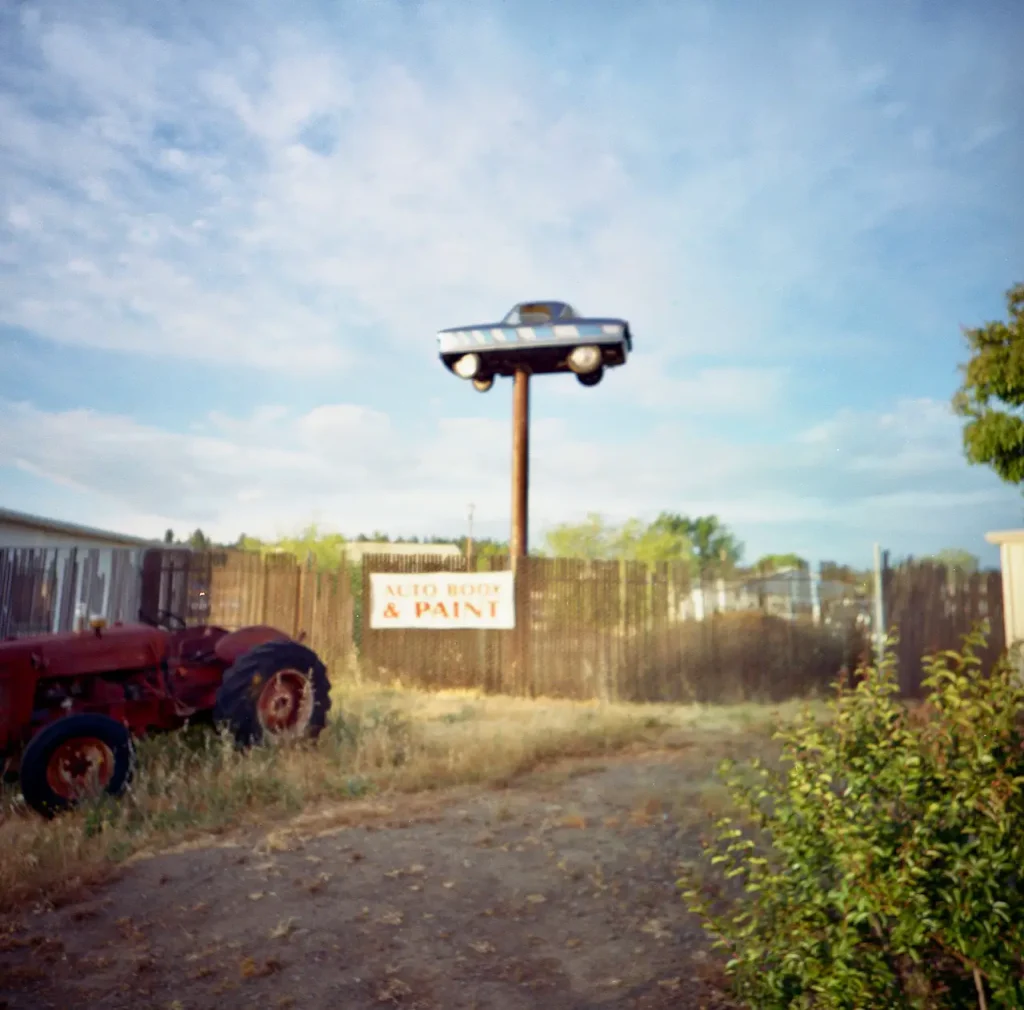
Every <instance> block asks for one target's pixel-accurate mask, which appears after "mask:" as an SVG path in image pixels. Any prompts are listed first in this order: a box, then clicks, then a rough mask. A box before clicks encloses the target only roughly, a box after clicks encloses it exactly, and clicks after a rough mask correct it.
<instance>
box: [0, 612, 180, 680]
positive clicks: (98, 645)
mask: <svg viewBox="0 0 1024 1010" xmlns="http://www.w3.org/2000/svg"><path fill="white" fill-rule="evenodd" d="M166 655H167V633H166V632H165V631H162V630H161V629H159V628H153V627H150V626H149V625H148V624H123V625H114V626H112V627H109V628H103V629H101V630H99V631H94V630H91V629H90V630H89V631H72V632H66V633H64V634H59V635H30V636H28V637H26V638H16V639H14V640H12V641H7V642H0V670H2V669H3V668H4V667H6V666H8V665H10V666H11V667H16V666H19V665H21V664H22V663H28V664H30V665H31V666H32V667H33V668H34V669H36V670H38V671H39V673H40V674H41V675H42V676H44V677H80V676H85V675H89V674H96V673H113V672H115V671H117V670H141V669H147V668H152V667H155V666H158V665H159V664H160V663H161V662H162V661H163V659H164V658H165V656H166Z"/></svg>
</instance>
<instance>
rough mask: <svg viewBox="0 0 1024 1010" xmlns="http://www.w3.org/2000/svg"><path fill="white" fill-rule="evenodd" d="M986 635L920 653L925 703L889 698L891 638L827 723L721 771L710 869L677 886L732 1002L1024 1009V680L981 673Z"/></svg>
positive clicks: (828, 1008) (782, 736) (802, 722)
mask: <svg viewBox="0 0 1024 1010" xmlns="http://www.w3.org/2000/svg"><path fill="white" fill-rule="evenodd" d="M986 633H987V628H983V629H981V630H979V631H976V632H975V633H973V634H971V635H969V636H967V637H966V638H965V639H964V644H963V649H962V652H960V653H957V652H954V651H948V652H942V653H938V654H935V655H933V656H930V657H928V658H927V659H926V661H925V674H926V676H925V686H926V690H927V691H928V695H927V702H926V703H925V705H923V706H921V707H918V708H910V707H908V706H906V705H904V704H903V703H902V702H901V701H900V699H899V698H898V684H897V679H896V675H895V666H896V663H895V656H894V652H893V643H891V642H890V644H889V647H888V649H887V651H886V655H885V657H884V659H883V660H882V662H881V663H880V664H879V665H878V666H875V667H868V666H861V667H860V668H858V670H857V672H856V674H855V675H854V677H853V678H852V681H851V679H850V678H845V677H841V678H840V680H839V681H838V682H837V684H836V692H835V695H834V696H833V698H832V699H831V701H830V703H829V708H830V710H831V713H830V714H831V718H829V719H827V720H825V721H819V720H816V719H814V718H813V717H812V716H811V714H810V713H809V712H807V713H805V714H804V716H803V717H802V718H801V719H799V720H798V721H797V722H796V724H795V725H794V726H792V727H790V728H789V729H786V730H782V731H780V732H779V733H777V734H776V737H777V739H779V740H780V741H781V744H782V754H781V762H780V763H779V764H778V765H777V766H775V767H772V766H770V765H768V764H765V763H763V762H753V763H752V765H750V766H748V768H747V769H746V771H745V773H744V771H743V770H739V769H737V768H736V766H735V765H732V764H731V763H729V762H727V763H726V767H725V768H724V769H723V772H724V774H725V775H726V777H727V779H728V788H729V792H730V794H731V797H732V802H733V804H734V806H735V807H736V808H737V817H736V819H732V818H729V817H725V818H722V819H721V820H720V821H719V822H718V823H717V830H716V835H715V838H714V839H713V840H712V841H710V842H708V843H706V845H705V857H706V858H707V859H709V860H710V863H711V864H713V865H714V866H716V867H718V868H719V869H718V871H713V872H712V873H711V875H710V876H708V877H705V878H703V879H702V878H701V877H700V876H699V875H697V874H696V873H693V872H691V873H689V874H688V875H687V878H686V880H685V881H680V885H681V886H683V887H685V888H686V892H685V898H686V900H687V902H688V904H689V906H690V908H691V909H692V910H693V911H695V912H697V913H698V914H700V915H701V916H702V917H703V919H704V924H705V928H706V929H707V931H708V932H709V933H710V934H711V936H712V937H713V938H714V940H715V945H716V946H717V947H718V948H720V949H722V950H724V951H726V952H727V953H728V957H729V960H728V963H727V966H726V970H727V972H728V974H729V976H730V978H731V981H732V983H733V987H734V989H735V992H736V995H737V996H738V997H739V998H740V999H742V1000H744V1001H745V1002H747V1003H749V1004H751V1005H753V1006H756V1007H758V1008H763V1010H774V1008H782V1007H803V1008H812V1007H813V1008H822V1010H839V1008H844V1010H845V1008H849V1010H873V1008H878V1010H883V1008H884V1010H892V1008H904V1007H906V1008H945V1007H972V1006H977V1007H982V1008H985V1007H987V1006H999V1007H1024V882H1022V877H1021V872H1022V867H1024V731H1022V730H1024V727H1022V720H1021V715H1022V713H1024V686H1022V685H1021V682H1020V680H1019V678H1018V676H1017V675H1016V674H1015V673H1014V672H1013V670H1012V669H1011V667H1010V666H1009V664H1008V663H1005V662H1001V663H999V664H997V665H996V666H995V667H994V668H993V669H991V670H990V671H983V670H982V669H981V660H980V659H979V658H978V653H979V652H981V651H983V650H984V646H985V641H986V638H985V636H986ZM737 772H739V773H737Z"/></svg>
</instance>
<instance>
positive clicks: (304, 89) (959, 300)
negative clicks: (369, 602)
mask: <svg viewBox="0 0 1024 1010" xmlns="http://www.w3.org/2000/svg"><path fill="white" fill-rule="evenodd" d="M171 7H173V10H170V9H169V8H171ZM1022 33H1024V7H1022V6H1021V5H1020V4H1018V3H1014V2H1011V0H1005V2H1002V3H998V2H995V0H977V2H967V0H964V2H952V0H950V2H945V3H934V2H924V0H921V2H886V3H880V2H867V3H853V2H852V0H851V2H846V3H838V2H835V3H829V2H814V3H812V2H809V0H808V2H804V3H797V2H783V3H778V4H771V5H766V4H760V3H755V2H753V0H746V2H737V3H730V4H724V3H711V2H706V3H702V2H693V3H690V2H687V3H684V2H672V3H668V2H665V3H653V2H644V0H636V2H634V3H631V4H621V3H611V2H605V3H601V2H594V3H589V2H588V3H584V2H582V0H580V2H566V3H563V4H558V5H554V4H550V3H541V2H539V0H538V2H531V0H522V2H513V0H504V2H496V0H495V2H489V0H478V2H474V3H466V2H464V0H449V2H408V0H405V2H398V0H345V2H326V0H322V2H320V3H295V4H288V5H285V4H270V3H266V4H262V5H261V4H258V3H252V4H250V3H247V4H245V5H242V4H237V3H226V2H225V3H218V4H201V3H198V2H188V0H184V2H182V3H179V4H174V5H156V4H152V3H144V2H142V0H138V2H127V0H125V2H122V3H119V4H107V5H105V4H103V3H102V2H97V3H90V4H81V3H61V2H59V0H47V2H46V3H41V4H35V3H32V2H22V3H19V4H11V3H8V4H3V3H0V504H3V505H6V506H8V507H12V508H17V509H21V510H24V511H31V512H38V513H41V514H44V515H50V516H54V517H61V518H66V519H71V520H77V521H80V522H84V523H87V524H90V525H96V526H105V527H110V528H116V529H121V530H124V531H128V532H136V533H141V534H152V535H157V536H158V535H160V534H161V533H162V532H163V530H164V529H165V528H166V527H168V526H170V527H173V528H174V529H176V530H178V531H179V532H186V531H188V530H191V529H193V528H195V527H196V526H202V527H203V529H205V530H206V531H207V532H209V533H212V534H213V535H215V536H217V537H221V538H225V539H227V538H231V539H233V538H234V537H235V536H237V534H238V533H240V532H243V531H245V532H248V533H251V534H259V535H273V534H275V533H284V532H290V531H293V530H295V529H296V528H298V527H300V526H302V525H304V524H305V523H307V522H309V521H310V520H316V521H318V522H320V523H321V524H322V525H323V526H325V527H328V528H334V529H339V530H341V531H342V532H345V533H357V532H360V531H369V530H371V529H374V528H377V529H387V530H390V531H391V532H392V533H394V534H400V533H401V534H429V533H435V532H436V533H441V534H457V533H461V532H463V531H464V529H465V516H466V510H467V505H468V503H469V502H473V503H475V506H476V519H477V523H476V528H477V531H478V532H479V533H480V534H482V535H504V534H505V532H506V530H507V525H508V511H509V507H508V502H509V490H508V462H509V424H508V414H509V407H510V388H509V384H508V383H507V382H505V381H503V382H499V383H497V384H496V385H495V388H494V389H493V390H492V391H491V392H490V393H489V394H487V395H485V396H481V395H479V394H477V393H475V392H474V391H473V390H472V389H471V388H469V387H468V384H466V383H463V382H460V381H459V380H457V379H455V378H454V377H452V376H451V375H450V374H449V373H447V372H446V371H445V370H444V369H443V368H442V367H441V365H440V364H439V362H438V361H437V359H436V351H435V343H434V339H433V335H434V333H435V331H436V330H437V329H439V328H442V327H445V326H453V325H459V324H463V323H472V322H479V321H484V320H490V319H493V318H495V317H498V316H500V315H502V314H504V313H505V311H507V309H508V308H509V307H510V306H511V305H512V304H513V303H514V302H517V301H520V300H522V299H526V298H534V297H540V298H543V297H550V298H561V299H565V300H567V301H570V302H571V303H573V304H574V305H575V306H576V307H577V308H578V309H579V310H580V311H583V312H585V313H592V314H594V315H616V316H623V317H625V318H627V319H629V320H630V322H631V324H632V327H633V329H634V333H635V341H636V346H635V354H634V356H633V357H632V358H631V360H630V362H629V364H628V365H627V366H626V367H625V368H622V369H617V370H615V371H613V372H611V373H610V374H609V375H608V376H607V377H606V379H605V381H604V382H603V383H602V384H601V385H600V386H599V387H597V388H595V389H583V388H582V387H580V386H579V385H578V384H577V383H575V382H574V381H573V380H572V379H570V378H568V377H563V376H559V377H544V378H540V379H537V380H536V381H535V383H534V399H533V419H534V427H533V488H532V497H531V506H532V515H531V519H532V532H533V535H534V538H535V539H539V538H540V537H541V536H542V534H543V530H544V528H545V527H546V526H549V525H550V524H552V523H555V522H559V521H571V520H574V519H578V518H582V517H583V516H584V515H585V513H586V512H588V511H597V512H601V513H603V514H605V515H606V516H608V517H609V518H610V519H613V520H621V519H624V518H626V517H629V516H641V517H653V515H655V514H656V513H657V512H659V511H661V510H663V509H668V510H672V511H678V512H686V513H690V514H694V513H707V512H714V513H717V514H718V515H719V516H721V518H722V519H723V520H724V521H725V522H727V523H728V524H729V525H731V526H732V527H733V528H734V529H735V530H736V531H737V532H738V534H739V535H740V537H741V539H743V540H744V542H745V543H746V544H747V555H748V557H750V558H753V557H756V556H757V555H759V554H761V553H765V552H769V551H787V550H797V551H800V552H801V553H804V554H805V555H807V556H809V557H811V558H812V559H823V558H826V559H835V560H840V561H847V562H851V563H855V564H866V563H868V562H869V559H870V552H871V545H872V543H874V542H875V541H879V542H881V543H882V544H883V545H884V546H885V547H886V548H888V549H889V550H890V551H892V552H893V554H895V555H905V554H922V553H926V552H928V551H932V550H937V549H939V548H941V547H944V546H964V547H967V548H969V549H971V550H973V551H975V552H976V553H978V554H980V555H982V556H983V557H984V558H985V559H986V560H989V561H991V560H994V559H995V554H994V552H993V551H992V549H990V548H988V547H987V546H986V545H985V542H984V533H985V532H986V531H987V530H992V529H999V528H1006V527H1014V526H1018V525H1020V524H1021V521H1022V508H1021V499H1020V494H1019V492H1018V491H1017V489H1015V488H1010V487H1007V486H1005V485H1001V484H1000V483H999V481H998V480H997V479H996V478H995V477H994V476H992V475H991V474H990V473H989V472H988V471H987V470H985V469H981V468H972V467H968V466H967V465H966V463H965V462H964V461H963V458H962V453H961V449H960V427H959V423H958V421H957V419H956V418H955V417H953V416H952V415H951V413H950V411H949V408H948V402H949V398H950V396H951V394H952V393H953V391H954V390H955V388H956V385H957V382H958V378H957V364H958V363H959V362H960V361H962V360H963V358H964V346H963V341H962V337H961V333H960V326H961V325H962V324H976V323H979V322H983V321H985V320H988V319H992V318H998V317H1002V316H1003V315H1004V312H1005V304H1004V292H1005V291H1006V289H1007V288H1009V287H1010V286H1011V284H1013V283H1015V282H1017V281H1020V280H1024V228H1022V224H1024V189H1022V187H1021V184H1020V179H1021V178H1022V177H1024V65H1022V64H1021V62H1020V60H1019V56H1018V46H1019V43H1018V41H1017V40H1019V39H1020V38H1021V36H1022Z"/></svg>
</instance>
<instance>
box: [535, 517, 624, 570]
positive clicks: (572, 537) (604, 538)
mask: <svg viewBox="0 0 1024 1010" xmlns="http://www.w3.org/2000/svg"><path fill="white" fill-rule="evenodd" d="M618 535H619V533H618V531H617V530H616V529H615V528H614V527H613V526H609V525H608V524H607V523H606V522H605V521H604V519H603V518H602V517H601V516H600V515H598V513H596V512H590V513H588V515H587V518H586V519H585V520H584V521H583V522H581V523H561V524H560V525H558V526H555V527H554V528H553V529H551V530H549V531H548V533H547V536H546V538H545V542H546V545H547V550H548V553H550V554H552V555H554V556H555V557H556V558H582V559H583V560H585V561H600V560H604V559H608V558H612V557H614V555H615V541H616V538H617V537H618Z"/></svg>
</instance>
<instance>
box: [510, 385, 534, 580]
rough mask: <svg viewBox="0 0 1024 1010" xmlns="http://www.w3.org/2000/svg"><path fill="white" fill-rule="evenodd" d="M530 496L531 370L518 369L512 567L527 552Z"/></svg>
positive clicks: (514, 412) (514, 401)
mask: <svg viewBox="0 0 1024 1010" xmlns="http://www.w3.org/2000/svg"><path fill="white" fill-rule="evenodd" d="M529 499H530V373H529V372H528V371H527V370H526V369H525V368H517V369H516V374H515V379H514V380H513V386H512V536H511V539H510V540H509V545H508V546H509V551H508V552H509V555H510V556H511V558H512V565H513V567H514V566H515V564H516V561H517V560H518V559H519V558H521V557H525V555H526V550H527V548H526V543H527V540H526V534H527V518H526V517H527V509H528V506H529Z"/></svg>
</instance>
